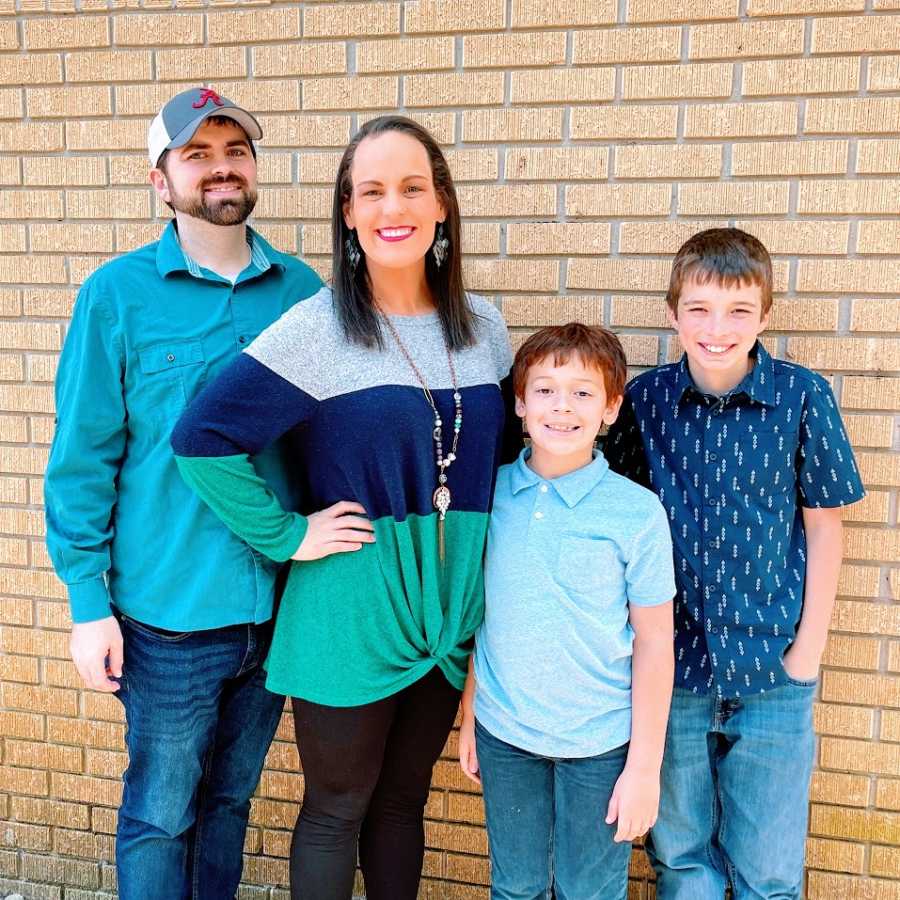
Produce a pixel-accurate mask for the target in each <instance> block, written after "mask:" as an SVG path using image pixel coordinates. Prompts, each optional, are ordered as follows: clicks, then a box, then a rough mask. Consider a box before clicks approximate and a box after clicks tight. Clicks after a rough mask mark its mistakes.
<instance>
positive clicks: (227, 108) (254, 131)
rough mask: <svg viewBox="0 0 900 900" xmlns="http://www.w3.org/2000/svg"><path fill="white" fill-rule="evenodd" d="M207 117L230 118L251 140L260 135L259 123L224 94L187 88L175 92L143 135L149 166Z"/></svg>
mask: <svg viewBox="0 0 900 900" xmlns="http://www.w3.org/2000/svg"><path fill="white" fill-rule="evenodd" d="M210 116H226V117H227V118H229V119H234V121H235V122H237V123H238V125H240V126H241V128H243V129H244V131H245V132H246V133H247V137H248V138H249V139H250V140H251V141H258V140H259V139H260V138H261V137H262V129H261V128H260V127H259V122H257V121H256V119H254V118H253V116H251V115H250V113H248V112H247V110H245V109H241V107H240V106H238V105H237V104H235V103H232V101H231V100H229V99H228V98H227V97H220V96H219V95H218V94H217V93H216V92H215V91H214V90H211V89H210V88H202V87H196V88H190V89H189V90H186V91H182V92H181V93H180V94H176V95H175V96H174V97H173V98H172V99H171V100H170V101H169V102H168V103H167V104H166V105H165V106H164V107H163V108H162V109H161V110H160V111H159V113H158V114H157V116H156V118H155V119H154V120H153V121H152V122H151V123H150V131H149V133H148V134H147V147H148V149H149V151H150V165H152V166H156V164H157V163H158V162H159V158H160V156H162V155H163V153H164V152H165V151H166V150H174V149H175V148H176V147H183V146H184V145H185V144H186V143H188V141H190V139H191V138H192V137H193V136H194V132H195V131H196V130H197V129H198V128H199V127H200V124H201V122H203V121H204V120H205V119H208V118H209V117H210ZM251 146H252V145H251ZM254 152H255V150H254Z"/></svg>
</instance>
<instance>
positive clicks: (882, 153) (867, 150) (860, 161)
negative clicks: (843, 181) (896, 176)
mask: <svg viewBox="0 0 900 900" xmlns="http://www.w3.org/2000/svg"><path fill="white" fill-rule="evenodd" d="M856 171H857V172H860V173H863V172H865V173H869V172H878V173H880V172H889V173H894V172H900V141H883V140H868V141H858V142H857V144H856Z"/></svg>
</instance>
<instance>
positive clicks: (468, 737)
mask: <svg viewBox="0 0 900 900" xmlns="http://www.w3.org/2000/svg"><path fill="white" fill-rule="evenodd" d="M459 765H460V767H461V768H462V770H463V774H464V775H465V776H466V778H470V779H471V780H472V781H474V782H475V784H481V770H480V769H479V767H478V752H477V750H476V747H475V716H472V715H468V716H466V715H464V716H463V720H462V724H461V725H460V726H459Z"/></svg>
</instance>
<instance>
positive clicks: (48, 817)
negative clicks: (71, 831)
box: [11, 797, 90, 829]
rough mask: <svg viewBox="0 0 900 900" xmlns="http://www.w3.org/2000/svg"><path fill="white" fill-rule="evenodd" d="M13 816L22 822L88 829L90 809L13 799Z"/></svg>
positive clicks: (64, 804) (75, 804)
mask: <svg viewBox="0 0 900 900" xmlns="http://www.w3.org/2000/svg"><path fill="white" fill-rule="evenodd" d="M11 805H12V815H13V818H15V819H17V820H18V821H20V822H28V823H31V824H34V825H50V826H59V827H69V828H83V829H84V828H88V827H89V826H90V815H89V812H88V807H86V806H82V805H81V804H78V803H61V802H59V801H52V800H41V799H39V798H37V797H12V798H11Z"/></svg>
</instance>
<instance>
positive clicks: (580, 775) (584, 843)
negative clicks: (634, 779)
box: [475, 721, 631, 900]
mask: <svg viewBox="0 0 900 900" xmlns="http://www.w3.org/2000/svg"><path fill="white" fill-rule="evenodd" d="M475 743H476V748H477V752H478V765H479V767H480V769H481V780H482V784H483V789H484V810H485V816H486V818H487V832H488V841H489V843H490V852H491V897H492V898H493V900H538V898H546V900H549V898H550V897H551V896H553V897H555V900H625V896H626V893H627V890H628V860H629V858H630V856H631V844H630V843H629V842H628V841H625V842H624V843H620V844H617V843H615V842H614V841H613V835H614V834H615V833H616V828H615V825H612V826H610V825H607V824H606V822H605V821H604V820H605V818H606V809H607V806H608V805H609V798H610V796H611V795H612V791H613V788H614V787H615V784H616V780H617V779H618V777H619V775H621V774H622V769H623V768H625V758H626V756H627V753H628V745H627V744H625V745H623V746H621V747H617V748H616V749H615V750H610V751H609V753H603V754H601V755H600V756H588V757H585V758H583V759H554V758H551V757H546V756H538V755H536V754H534V753H529V752H528V751H527V750H520V749H519V748H518V747H514V746H513V745H512V744H507V743H505V742H504V741H501V740H499V739H498V738H495V737H494V736H493V735H492V734H491V733H490V732H489V731H487V730H486V729H485V728H483V727H482V726H481V724H480V723H479V722H477V721H476V723H475ZM551 891H552V892H553V893H552V894H551Z"/></svg>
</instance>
